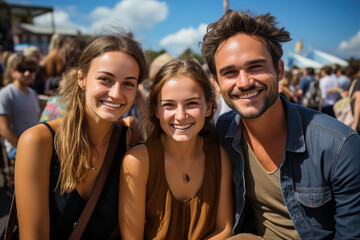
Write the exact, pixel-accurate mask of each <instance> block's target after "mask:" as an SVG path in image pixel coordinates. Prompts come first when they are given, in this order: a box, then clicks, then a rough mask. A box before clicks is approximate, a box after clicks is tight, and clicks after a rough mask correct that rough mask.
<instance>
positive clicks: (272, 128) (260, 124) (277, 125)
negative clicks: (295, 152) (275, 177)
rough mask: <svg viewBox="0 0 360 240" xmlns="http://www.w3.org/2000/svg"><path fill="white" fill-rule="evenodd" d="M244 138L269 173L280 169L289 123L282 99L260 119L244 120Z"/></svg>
mask: <svg viewBox="0 0 360 240" xmlns="http://www.w3.org/2000/svg"><path fill="white" fill-rule="evenodd" d="M242 121H243V123H244V125H243V130H244V136H245V139H246V141H247V142H248V143H249V145H250V147H251V148H252V150H253V151H254V153H255V155H256V157H257V158H258V159H259V161H260V163H261V164H262V165H263V167H264V168H265V169H267V170H268V171H272V170H274V169H276V168H277V167H279V165H280V164H281V162H282V156H283V153H284V151H285V144H286V137H287V121H286V114H285V109H284V106H283V105H282V102H281V99H280V98H278V99H277V100H276V102H275V103H274V104H273V105H272V106H271V107H270V108H269V109H268V110H267V111H266V112H265V113H264V114H263V115H261V116H260V117H259V118H256V119H244V120H242Z"/></svg>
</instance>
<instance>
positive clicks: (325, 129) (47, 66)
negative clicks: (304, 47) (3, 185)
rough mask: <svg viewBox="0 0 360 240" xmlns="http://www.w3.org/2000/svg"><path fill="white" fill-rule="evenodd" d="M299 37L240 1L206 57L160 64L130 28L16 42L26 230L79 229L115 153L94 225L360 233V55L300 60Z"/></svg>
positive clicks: (3, 132) (188, 234) (95, 228)
mask: <svg viewBox="0 0 360 240" xmlns="http://www.w3.org/2000/svg"><path fill="white" fill-rule="evenodd" d="M290 40H291V37H290V33H289V32H288V31H286V30H285V28H279V27H278V26H277V22H276V18H275V17H274V16H272V15H270V14H269V13H268V14H264V15H254V16H252V15H251V14H250V12H247V13H245V12H241V11H234V10H228V11H227V12H226V13H225V14H224V15H223V16H222V17H221V18H220V19H219V20H217V21H216V22H214V23H211V24H210V25H209V26H208V28H207V32H206V34H205V35H204V37H203V41H202V43H201V54H202V57H203V59H204V63H199V62H198V61H197V60H195V59H190V58H187V59H176V58H172V57H171V58H169V57H167V56H165V55H164V56H165V57H164V56H163V58H162V59H166V60H162V61H161V64H159V62H157V63H156V64H155V63H153V65H151V63H148V62H146V58H145V56H144V52H143V49H142V47H141V45H140V43H138V42H137V41H135V40H134V39H133V38H132V36H130V35H128V34H124V33H112V34H105V35H100V36H96V37H92V38H83V37H72V38H66V37H64V36H62V35H58V34H55V35H54V36H53V38H52V41H51V44H50V47H49V52H48V54H47V55H46V56H42V55H41V54H40V52H39V50H38V49H37V48H36V47H33V46H32V47H28V48H27V49H25V50H24V52H23V53H9V52H4V53H2V54H1V59H0V60H1V61H0V62H1V72H2V74H1V82H0V83H1V85H0V86H1V89H0V136H1V138H2V140H3V141H4V147H5V149H2V151H4V152H6V154H5V155H6V158H7V159H6V161H11V162H12V163H13V164H15V167H14V169H15V173H14V175H15V177H14V178H15V184H14V183H13V182H11V181H10V182H8V185H7V187H8V193H9V195H11V196H13V197H14V196H16V198H15V199H16V206H17V218H18V226H19V228H18V231H17V232H15V233H14V234H16V235H17V237H20V238H21V239H68V238H69V236H72V234H73V232H74V231H75V230H76V229H77V228H78V226H77V222H78V221H79V219H80V218H82V215H83V213H84V212H85V211H88V210H87V209H88V208H87V206H88V202H90V201H88V200H89V199H92V196H93V195H94V192H95V188H96V187H97V186H98V185H97V183H98V182H99V181H100V180H99V179H100V176H102V173H103V171H105V170H103V169H104V168H105V165H106V164H107V161H108V159H110V160H109V161H110V169H109V172H108V173H107V174H106V175H105V179H104V185H103V187H102V188H100V191H101V194H100V196H99V199H98V200H97V202H96V205H95V207H94V209H93V210H92V212H90V215H89V219H88V221H87V223H86V224H85V226H84V229H83V232H82V239H360V229H359V228H358V227H357V224H358V223H359V222H360V192H359V189H360V174H359V173H360V161H359V159H360V148H359V147H358V146H360V136H359V132H360V61H356V60H351V61H349V65H348V66H347V67H346V68H342V67H340V66H337V65H336V66H335V65H334V66H324V67H323V68H321V69H314V68H311V67H308V68H305V69H300V68H297V67H293V68H291V69H289V70H286V69H285V67H284V62H283V61H282V59H281V58H282V55H283V50H282V47H281V44H282V43H284V42H288V41H290ZM149 66H150V71H149ZM152 66H153V68H152ZM149 72H150V74H149ZM144 80H145V81H144ZM144 82H146V84H144ZM340 93H343V94H340ZM346 94H348V95H350V96H351V97H352V98H353V101H352V104H351V108H352V109H351V111H352V114H353V116H354V119H353V121H352V122H351V123H350V124H348V126H347V125H346V124H344V123H341V122H340V121H338V120H337V119H336V117H337V116H336V114H335V112H334V104H335V103H336V102H337V101H339V100H340V99H341V97H342V96H344V95H346ZM43 96H46V98H45V99H46V101H44V100H43ZM128 116H130V118H125V117H128ZM114 136H117V137H114ZM113 139H117V140H115V142H114V140H113ZM113 146H114V148H115V150H114V151H115V152H114V155H113V156H112V155H111V154H110V153H109V152H110V151H111V150H110V149H112V147H113ZM109 156H111V157H109ZM2 161H5V160H4V159H3V160H2Z"/></svg>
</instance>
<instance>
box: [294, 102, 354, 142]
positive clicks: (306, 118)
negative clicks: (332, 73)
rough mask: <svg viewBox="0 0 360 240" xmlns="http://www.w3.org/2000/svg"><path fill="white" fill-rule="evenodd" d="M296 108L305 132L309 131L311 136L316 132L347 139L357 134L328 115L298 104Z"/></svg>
mask: <svg viewBox="0 0 360 240" xmlns="http://www.w3.org/2000/svg"><path fill="white" fill-rule="evenodd" d="M294 106H295V107H296V109H297V111H298V112H299V114H300V117H301V122H302V125H303V128H304V131H308V133H310V134H311V135H313V134H316V132H322V133H323V134H325V135H328V136H333V137H336V138H339V139H346V138H348V137H349V136H351V135H353V134H356V133H355V131H353V130H352V129H351V128H350V127H349V126H346V125H345V124H343V123H342V122H340V121H338V120H337V119H335V118H333V117H330V116H328V115H327V114H324V113H321V112H318V111H315V110H312V109H309V108H306V107H303V106H300V105H296V104H294ZM316 135H318V134H316Z"/></svg>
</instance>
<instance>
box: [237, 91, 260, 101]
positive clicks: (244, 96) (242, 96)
mask: <svg viewBox="0 0 360 240" xmlns="http://www.w3.org/2000/svg"><path fill="white" fill-rule="evenodd" d="M257 94H258V92H252V93H248V94H245V95H241V96H240V97H239V98H241V99H244V98H251V97H253V96H255V95H257Z"/></svg>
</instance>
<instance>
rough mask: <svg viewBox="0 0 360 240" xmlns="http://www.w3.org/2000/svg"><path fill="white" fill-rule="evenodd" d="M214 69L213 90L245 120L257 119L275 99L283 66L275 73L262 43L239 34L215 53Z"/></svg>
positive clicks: (280, 62) (280, 63) (228, 40)
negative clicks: (219, 93) (220, 94)
mask: <svg viewBox="0 0 360 240" xmlns="http://www.w3.org/2000/svg"><path fill="white" fill-rule="evenodd" d="M215 67H216V74H217V81H216V79H215V78H214V77H213V83H214V85H215V88H216V89H217V91H218V92H221V93H222V96H223V98H224V100H225V102H226V103H227V104H228V105H229V106H230V107H231V108H232V109H234V110H235V111H236V112H237V113H239V114H240V116H241V117H243V118H245V119H253V118H257V117H259V116H261V115H262V114H263V113H264V112H265V111H266V110H267V109H268V108H269V107H271V106H272V105H273V104H274V102H275V101H276V99H277V98H278V96H279V94H278V88H279V85H278V79H280V80H281V79H282V77H283V73H284V65H283V62H282V61H281V60H280V61H279V70H278V72H276V71H275V69H274V65H273V62H272V58H271V55H270V53H269V51H268V49H267V48H266V45H265V42H264V41H263V40H261V39H260V38H258V37H256V36H249V35H246V34H242V33H240V34H237V35H235V36H233V37H231V38H229V39H227V40H226V41H224V42H223V43H222V44H221V45H220V46H219V47H218V49H217V52H216V53H215Z"/></svg>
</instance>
